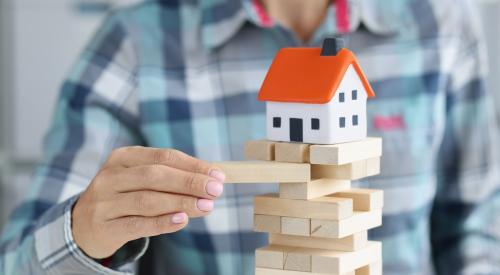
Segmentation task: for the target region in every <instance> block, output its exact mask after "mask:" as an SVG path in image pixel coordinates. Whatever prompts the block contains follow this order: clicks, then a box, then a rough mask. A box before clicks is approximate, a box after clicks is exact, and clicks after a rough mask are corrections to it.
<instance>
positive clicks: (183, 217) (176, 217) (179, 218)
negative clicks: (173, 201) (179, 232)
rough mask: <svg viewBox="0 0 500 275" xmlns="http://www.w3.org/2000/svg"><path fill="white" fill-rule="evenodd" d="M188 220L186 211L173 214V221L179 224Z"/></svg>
mask: <svg viewBox="0 0 500 275" xmlns="http://www.w3.org/2000/svg"><path fill="white" fill-rule="evenodd" d="M186 221H187V214H186V213H177V214H175V215H173V216H172V223H175V224H179V223H184V222H186Z"/></svg>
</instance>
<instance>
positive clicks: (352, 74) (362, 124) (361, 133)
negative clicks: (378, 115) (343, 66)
mask: <svg viewBox="0 0 500 275" xmlns="http://www.w3.org/2000/svg"><path fill="white" fill-rule="evenodd" d="M352 90H357V91H358V98H357V100H352V96H351V94H352ZM342 92H343V93H344V95H345V101H344V102H339V95H340V93H342ZM367 98H368V96H367V94H366V90H365V88H364V86H363V83H362V82H361V80H360V78H359V76H358V74H357V73H356V70H355V69H354V67H353V66H352V65H351V66H349V68H348V69H347V71H346V73H345V76H344V79H343V80H342V82H341V83H340V85H339V88H338V90H337V92H336V93H335V96H334V98H333V99H332V100H331V101H330V102H329V103H328V109H329V112H330V118H331V119H332V122H331V127H332V128H331V129H332V135H331V138H330V140H329V142H328V143H340V142H348V141H354V140H359V139H363V138H365V137H366V127H367V121H366V101H367ZM356 114H357V115H358V125H357V126H353V123H352V116H353V115H356ZM340 117H345V119H346V123H345V125H346V127H345V128H340V125H339V119H340Z"/></svg>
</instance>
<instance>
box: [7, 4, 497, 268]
mask: <svg viewBox="0 0 500 275" xmlns="http://www.w3.org/2000/svg"><path fill="white" fill-rule="evenodd" d="M473 5H474V4H473V3H472V1H468V0H420V1H411V0H383V1H382V0H351V1H346V0H336V1H327V0H317V1H300V0H261V1H257V0H233V1H229V0H227V1H224V0H219V1H212V0H207V1H174V0H171V1H147V2H144V3H142V4H138V5H136V6H134V7H131V8H127V9H124V10H119V11H117V12H114V13H113V14H112V15H110V16H109V18H108V19H107V20H106V21H105V22H104V24H103V26H102V27H101V28H100V30H99V31H98V32H97V33H96V35H95V37H94V38H93V40H92V41H91V43H90V44H89V45H88V47H87V48H86V49H85V50H84V52H83V53H82V55H81V57H80V59H79V61H78V62H77V63H76V65H75V67H74V69H73V70H72V72H71V73H70V75H69V77H68V79H67V81H66V82H65V83H64V85H63V87H62V91H61V94H60V97H59V103H58V106H57V109H56V111H55V117H54V122H53V125H52V127H51V129H50V131H49V133H48V135H47V137H46V141H45V153H44V156H45V157H44V160H43V162H42V163H41V165H40V166H39V167H38V169H37V172H36V175H35V177H34V182H33V185H32V187H31V189H30V190H29V193H28V195H27V198H26V200H25V202H24V203H23V204H22V205H21V206H19V208H17V210H16V211H15V212H14V213H13V215H12V217H11V218H10V222H9V223H8V225H7V227H6V229H5V232H4V233H3V236H2V242H1V245H0V251H1V257H0V273H2V274H124V273H126V272H132V271H133V269H134V268H137V270H138V272H139V273H141V274H231V275H232V274H253V270H254V259H253V255H254V250H255V249H256V248H257V247H261V246H264V245H265V244H266V242H267V240H266V235H265V234H260V233H255V232H252V199H251V198H252V197H253V196H254V195H255V194H261V193H263V192H270V191H273V190H275V188H276V187H275V186H271V185H264V186H262V185H244V186H243V185H231V186H229V185H227V186H224V185H223V182H224V174H223V173H222V172H221V171H219V170H218V169H217V168H215V167H213V166H212V165H211V164H210V163H211V162H212V161H218V160H230V159H242V158H243V156H242V148H243V143H244V142H245V141H247V140H252V139H257V138H263V137H265V126H264V125H265V121H264V115H265V107H264V106H265V105H264V104H263V103H262V102H259V101H257V100H256V96H257V91H258V90H259V88H260V84H261V83H262V80H263V78H264V76H265V73H266V71H267V68H268V66H269V64H270V63H271V61H272V59H273V57H274V55H275V53H276V52H277V51H278V50H279V49H280V48H282V47H299V46H304V47H310V46H315V47H319V46H320V45H321V41H322V39H323V38H324V37H325V36H331V35H337V36H340V37H343V38H344V39H345V41H346V47H348V48H349V49H351V50H352V51H353V52H355V53H356V55H357V56H358V58H359V60H360V63H361V65H362V67H363V68H364V70H365V71H366V73H367V76H368V78H369V80H370V81H371V84H372V86H373V88H374V90H375V92H376V94H377V97H376V98H375V99H374V100H371V101H370V102H369V103H368V118H369V125H368V128H369V134H370V135H372V136H380V137H382V138H383V140H384V152H383V158H382V174H381V175H380V176H378V177H375V178H372V179H367V180H365V181H362V182H360V183H359V185H360V186H364V187H373V188H378V189H384V191H385V207H384V218H383V226H382V227H381V228H379V229H375V230H373V231H372V233H371V237H372V238H374V239H377V240H381V241H383V259H384V273H385V274H500V256H499V254H498V253H497V251H498V250H499V249H500V229H499V226H498V225H499V224H500V215H498V213H499V210H500V192H499V191H500V188H499V187H500V184H499V181H500V177H499V173H498V171H499V163H500V162H499V161H498V153H499V152H500V151H499V149H498V146H497V144H498V140H499V139H498V128H497V124H496V123H495V121H494V109H493V106H492V104H491V100H490V97H491V94H489V93H488V92H487V91H486V89H485V87H484V79H485V76H486V70H485V49H484V44H483V40H482V37H481V31H480V28H479V24H478V16H477V15H476V13H475V9H474V7H473ZM493 90H494V89H493ZM141 146H144V147H141ZM169 148H170V149H169ZM223 189H224V192H223ZM222 193H224V194H222ZM198 217H204V218H203V219H201V218H198ZM188 221H189V224H188ZM148 237H149V238H148Z"/></svg>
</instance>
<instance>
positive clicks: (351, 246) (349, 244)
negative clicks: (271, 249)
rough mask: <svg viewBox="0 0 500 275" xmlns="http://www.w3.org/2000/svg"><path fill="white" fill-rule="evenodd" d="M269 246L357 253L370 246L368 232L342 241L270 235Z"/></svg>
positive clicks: (356, 234)
mask: <svg viewBox="0 0 500 275" xmlns="http://www.w3.org/2000/svg"><path fill="white" fill-rule="evenodd" d="M269 244H272V245H286V246H294V247H304V248H319V249H329V250H339V251H356V250H359V249H362V248H364V247H365V246H366V245H367V244H368V232H367V231H362V232H358V233H355V234H353V235H350V236H347V237H344V238H341V239H332V238H318V237H303V236H291V235H283V234H269Z"/></svg>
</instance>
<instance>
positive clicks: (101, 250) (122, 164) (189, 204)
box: [72, 147, 225, 259]
mask: <svg viewBox="0 0 500 275" xmlns="http://www.w3.org/2000/svg"><path fill="white" fill-rule="evenodd" d="M224 179H225V175H224V174H223V173H222V172H221V171H220V170H218V169H216V168H215V167H214V166H212V165H211V164H209V163H207V162H204V161H201V160H198V159H195V158H193V157H191V156H188V155H186V154H184V153H182V152H179V151H176V150H173V149H154V148H146V147H123V148H119V149H116V150H114V151H113V152H112V153H111V155H110V157H109V159H108V160H107V161H106V163H105V164H104V165H103V167H102V168H101V170H100V171H99V172H98V173H97V175H96V177H95V178H94V179H93V180H92V182H91V184H90V185H89V186H88V188H87V189H86V190H85V191H84V192H83V193H82V194H81V196H80V198H79V199H78V201H77V202H76V204H75V206H74V208H73V212H72V231H73V237H74V240H75V242H76V244H77V245H78V246H79V247H80V249H82V250H83V251H84V252H85V253H86V254H87V255H88V256H90V257H92V258H95V259H102V258H107V257H109V256H111V255H113V254H114V253H115V252H116V251H117V250H118V249H119V248H120V247H122V246H123V245H124V244H126V243H127V242H129V241H131V240H135V239H139V238H142V237H149V236H156V235H160V234H165V233H172V232H176V231H178V230H181V229H182V228H184V227H185V226H186V225H187V223H188V219H189V217H201V216H205V215H208V214H209V213H210V211H212V209H213V207H214V201H213V200H214V199H215V198H217V197H218V196H220V195H221V194H222V192H223V182H224Z"/></svg>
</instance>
